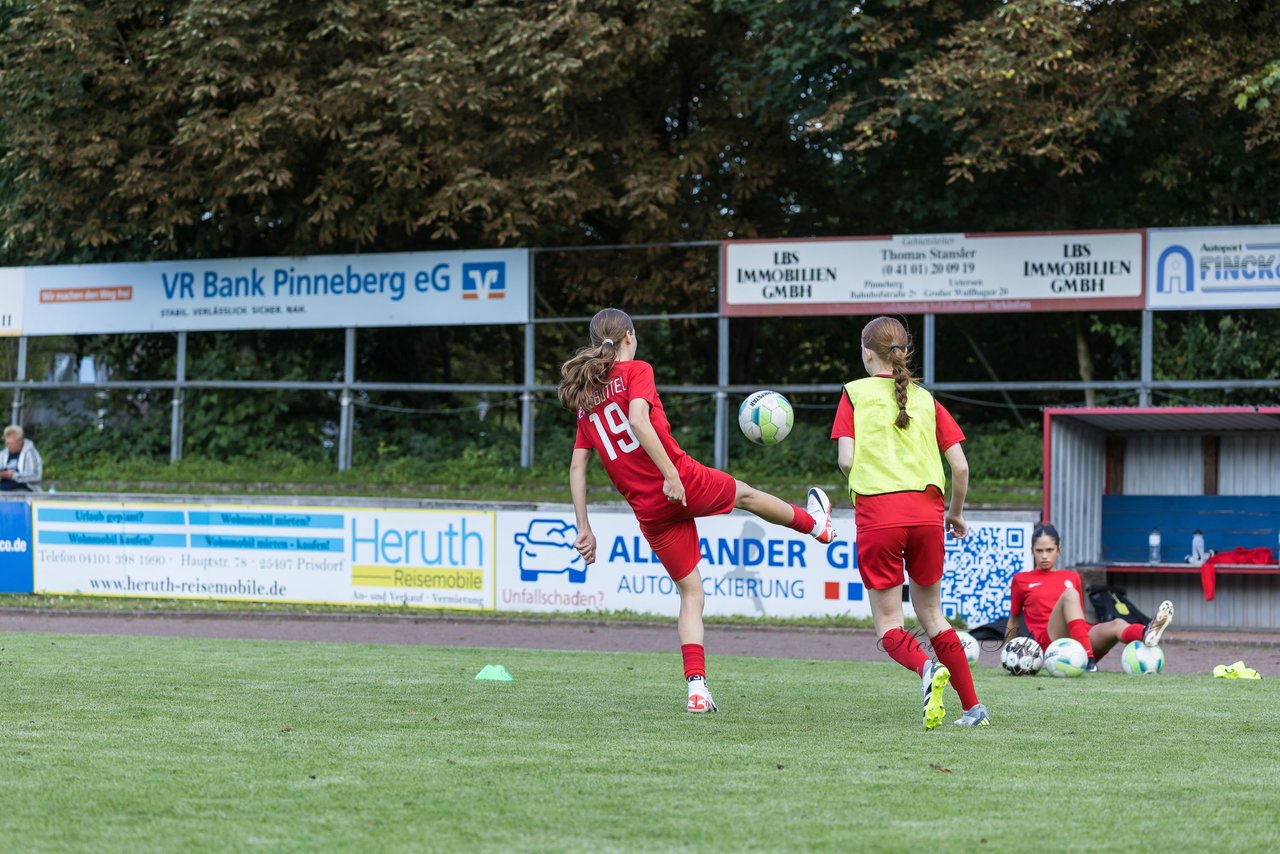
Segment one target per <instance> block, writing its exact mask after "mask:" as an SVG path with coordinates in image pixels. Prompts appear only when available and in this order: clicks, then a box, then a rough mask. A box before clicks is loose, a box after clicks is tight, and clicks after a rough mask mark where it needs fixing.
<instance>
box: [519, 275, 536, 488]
mask: <svg viewBox="0 0 1280 854" xmlns="http://www.w3.org/2000/svg"><path fill="white" fill-rule="evenodd" d="M534 255H535V253H534V252H533V250H529V318H528V320H526V321H525V324H524V388H523V389H521V390H520V467H521V468H526V469H527V468H531V467H532V466H533V452H534V447H533V427H534V411H533V383H534V379H535V374H536V372H535V370H534V367H535V366H534V359H535V358H536V356H537V346H536V340H535V336H534V330H535V329H536V328H537V327H536V326H535V325H534V322H533V319H534V318H533V313H534V304H535V300H534V289H535V288H537V281H536V279H535V278H534V261H533V259H534Z"/></svg>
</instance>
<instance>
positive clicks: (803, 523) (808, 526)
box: [787, 504, 814, 534]
mask: <svg viewBox="0 0 1280 854" xmlns="http://www.w3.org/2000/svg"><path fill="white" fill-rule="evenodd" d="M813 526H814V521H813V516H811V515H810V514H809V511H808V510H805V509H804V508H803V507H798V506H796V505H795V504H792V505H791V524H790V525H788V526H787V527H788V528H790V529H791V530H793V531H796V532H798V533H801V534H812V533H813Z"/></svg>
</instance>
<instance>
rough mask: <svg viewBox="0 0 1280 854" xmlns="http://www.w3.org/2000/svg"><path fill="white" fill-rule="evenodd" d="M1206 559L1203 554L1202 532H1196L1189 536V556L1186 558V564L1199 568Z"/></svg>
mask: <svg viewBox="0 0 1280 854" xmlns="http://www.w3.org/2000/svg"><path fill="white" fill-rule="evenodd" d="M1206 557H1207V555H1206V554H1205V552H1204V532H1202V531H1198V530H1197V531H1195V532H1194V533H1192V534H1191V554H1190V555H1188V556H1187V562H1188V563H1194V564H1196V565H1197V566H1199V565H1200V564H1202V563H1204V561H1205V558H1206Z"/></svg>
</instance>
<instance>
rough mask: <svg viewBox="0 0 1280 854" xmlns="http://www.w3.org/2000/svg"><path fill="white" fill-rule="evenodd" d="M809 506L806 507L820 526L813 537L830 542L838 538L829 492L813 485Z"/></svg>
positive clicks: (819, 540) (823, 541) (822, 541)
mask: <svg viewBox="0 0 1280 854" xmlns="http://www.w3.org/2000/svg"><path fill="white" fill-rule="evenodd" d="M807 504H808V506H806V507H805V509H806V510H808V511H809V515H810V516H812V517H813V521H815V522H817V523H818V525H819V526H820V527H819V528H818V533H816V534H814V535H813V537H814V539H816V540H817V541H818V542H820V543H830V542H832V541H834V540H835V539H836V529H835V526H834V525H832V524H831V499H830V498H828V497H827V493H825V492H824V491H822V490H821V489H819V488H818V487H816V486H815V487H812V488H811V489H810V490H809V501H808V502H807Z"/></svg>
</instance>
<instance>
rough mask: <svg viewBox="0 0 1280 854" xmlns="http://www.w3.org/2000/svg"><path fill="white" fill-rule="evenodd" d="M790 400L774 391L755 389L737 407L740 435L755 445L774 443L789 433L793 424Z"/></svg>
mask: <svg viewBox="0 0 1280 854" xmlns="http://www.w3.org/2000/svg"><path fill="white" fill-rule="evenodd" d="M795 420H796V415H795V410H793V409H792V408H791V401H789V400H787V399H786V398H785V397H783V396H782V395H780V394H778V393H777V392H776V391H757V392H755V393H754V394H752V395H750V396H748V397H747V399H746V400H744V401H742V406H740V407H738V426H739V427H740V428H742V435H744V436H746V437H747V438H748V439H750V440H751V441H752V442H755V443H756V444H757V445H776V444H778V443H779V442H781V441H782V440H783V439H785V438H787V436H789V435H791V428H792V426H793V425H794V424H795Z"/></svg>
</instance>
